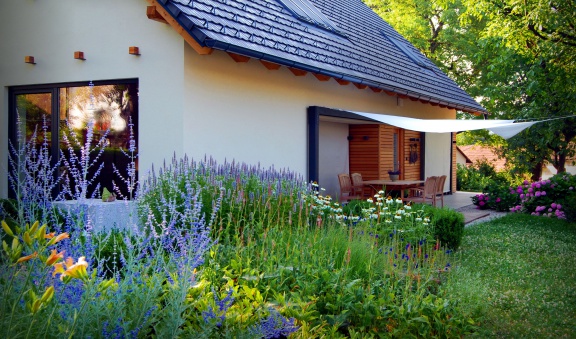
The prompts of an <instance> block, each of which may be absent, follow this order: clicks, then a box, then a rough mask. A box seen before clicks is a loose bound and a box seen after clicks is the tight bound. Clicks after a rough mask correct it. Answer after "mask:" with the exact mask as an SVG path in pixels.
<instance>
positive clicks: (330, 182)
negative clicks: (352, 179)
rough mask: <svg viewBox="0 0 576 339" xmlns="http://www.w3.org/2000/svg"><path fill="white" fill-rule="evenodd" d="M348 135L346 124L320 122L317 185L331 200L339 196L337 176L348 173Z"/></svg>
mask: <svg viewBox="0 0 576 339" xmlns="http://www.w3.org/2000/svg"><path fill="white" fill-rule="evenodd" d="M348 134H349V130H348V125H347V124H340V123H335V122H328V121H320V140H319V144H320V145H319V153H320V155H319V166H318V167H319V168H318V169H319V178H320V182H319V184H320V186H321V187H322V188H324V189H325V190H326V191H325V192H324V193H322V194H324V195H326V194H329V195H330V196H331V197H332V198H333V199H336V197H337V196H339V195H340V184H339V183H338V174H340V173H349V166H348V165H349V160H350V152H349V148H348V139H347V137H348Z"/></svg>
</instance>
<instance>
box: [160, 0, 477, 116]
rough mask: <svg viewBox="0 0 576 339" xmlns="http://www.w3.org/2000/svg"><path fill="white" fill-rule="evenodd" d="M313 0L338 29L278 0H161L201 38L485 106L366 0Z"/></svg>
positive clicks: (466, 105) (449, 102) (473, 107)
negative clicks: (417, 58) (420, 60)
mask: <svg viewBox="0 0 576 339" xmlns="http://www.w3.org/2000/svg"><path fill="white" fill-rule="evenodd" d="M309 1H310V2H311V3H313V4H314V5H315V6H316V8H317V9H319V10H320V11H321V12H322V13H323V14H324V15H325V16H326V17H327V18H328V19H329V20H330V21H331V22H332V23H334V24H335V25H336V26H337V30H336V32H334V31H331V30H328V29H324V28H321V27H318V26H315V25H313V24H310V23H307V22H305V21H303V20H301V19H299V18H297V17H295V16H294V15H292V14H291V12H289V11H288V10H287V9H286V8H284V7H283V5H282V4H281V3H280V2H279V1H276V0H250V1H247V0H193V1H190V0H158V2H159V3H160V4H161V5H162V6H163V7H164V8H165V9H166V10H167V11H168V13H170V15H172V16H173V17H174V19H176V21H178V23H179V24H180V25H181V26H182V27H183V28H184V29H186V30H187V32H188V33H189V34H190V35H191V36H192V37H194V39H195V40H196V41H197V42H198V43H199V44H200V45H201V46H207V47H211V48H214V49H219V50H224V51H227V52H232V53H236V54H241V55H245V56H249V57H252V58H256V59H261V60H265V61H269V62H274V63H277V64H280V65H284V66H289V67H294V68H299V69H302V70H306V71H309V72H313V73H318V74H323V75H328V76H331V77H334V78H335V79H342V80H347V81H351V82H354V83H359V84H365V85H368V86H371V87H374V88H380V89H383V90H387V91H391V92H395V93H397V94H401V95H408V96H409V97H411V98H413V99H418V100H421V101H422V102H427V101H430V102H431V103H434V104H440V105H446V106H448V107H452V108H457V109H460V110H464V111H470V112H485V110H484V108H483V107H481V106H480V105H479V104H478V103H476V102H475V101H474V100H473V99H472V98H471V97H470V96H469V95H468V94H467V93H466V92H465V91H463V90H462V89H461V88H460V87H458V85H457V84H456V83H455V82H454V81H452V80H451V79H450V78H448V76H446V75H445V74H444V73H442V72H441V71H440V70H439V69H438V68H437V67H436V66H435V65H434V64H433V63H432V62H431V61H430V60H428V59H424V63H425V64H426V66H427V67H421V66H419V65H417V64H416V63H415V62H414V61H412V60H411V59H410V58H409V57H408V56H406V54H405V53H403V52H401V51H400V50H399V49H398V47H396V46H395V45H394V44H393V43H392V42H391V41H390V40H389V39H388V38H386V36H385V35H387V36H389V37H392V38H395V39H399V40H400V41H402V42H404V43H406V44H408V48H409V49H411V50H412V51H413V52H414V53H417V54H418V55H421V54H420V52H419V51H417V50H416V49H415V48H414V47H413V46H412V45H410V44H409V43H408V42H407V41H406V40H405V39H404V38H403V37H402V36H401V35H400V34H398V33H397V32H396V31H395V30H394V29H393V28H392V27H391V26H390V25H389V24H388V23H386V22H385V21H384V20H382V19H381V18H380V17H379V16H378V15H377V14H376V13H374V12H373V11H372V10H371V9H370V8H368V7H367V6H366V5H364V3H362V1H361V0H309ZM422 57H423V56H422Z"/></svg>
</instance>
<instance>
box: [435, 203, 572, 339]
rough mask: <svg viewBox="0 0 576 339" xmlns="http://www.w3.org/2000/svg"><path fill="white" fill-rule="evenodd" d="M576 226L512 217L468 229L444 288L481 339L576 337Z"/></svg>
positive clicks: (559, 221)
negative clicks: (477, 322) (471, 319)
mask: <svg viewBox="0 0 576 339" xmlns="http://www.w3.org/2000/svg"><path fill="white" fill-rule="evenodd" d="M575 245H576V227H575V225H574V223H567V222H566V221H563V220H558V219H548V218H542V217H535V216H530V215H526V214H513V213H510V214H507V215H506V216H504V217H502V218H497V219H494V220H492V221H489V222H485V223H482V224H478V225H475V226H471V227H467V228H466V229H465V231H464V238H463V241H462V245H461V251H460V252H459V256H458V260H457V261H456V265H457V267H458V268H457V269H454V270H453V271H452V273H451V279H449V281H448V282H447V284H446V285H445V287H446V293H447V295H449V296H451V297H452V298H456V299H457V300H459V301H460V303H459V306H460V310H461V311H462V312H463V313H464V314H468V315H469V316H473V317H474V318H476V319H480V320H481V323H482V325H481V326H480V327H479V328H478V332H477V333H476V336H477V337H480V338H550V337H554V338H573V337H575V336H576V326H575V325H576V323H575V321H576V320H575V318H574V316H573V315H574V308H573V306H572V305H574V304H575V303H576V295H574V290H575V289H576V270H574V267H575V265H576V246H575Z"/></svg>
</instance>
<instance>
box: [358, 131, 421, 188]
mask: <svg viewBox="0 0 576 339" xmlns="http://www.w3.org/2000/svg"><path fill="white" fill-rule="evenodd" d="M394 133H397V134H398V147H399V150H400V154H399V157H400V159H398V160H396V161H400V171H401V174H400V178H401V179H406V180H419V179H420V164H421V162H420V155H421V149H420V142H419V141H410V138H413V139H419V138H420V133H419V132H414V131H405V130H402V129H400V128H396V127H393V126H390V125H350V127H349V136H350V137H351V139H350V141H349V144H348V145H349V155H350V164H349V166H350V173H355V172H357V173H361V174H362V177H363V179H364V180H374V179H387V178H388V171H389V170H391V169H393V168H394V162H395V160H394V159H393V157H394ZM410 143H412V144H415V143H416V144H418V145H417V151H418V161H417V162H416V163H414V164H410V161H409V160H410Z"/></svg>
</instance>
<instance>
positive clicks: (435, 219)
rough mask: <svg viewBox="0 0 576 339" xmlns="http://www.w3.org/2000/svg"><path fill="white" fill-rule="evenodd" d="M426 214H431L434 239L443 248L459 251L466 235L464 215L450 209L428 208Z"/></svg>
mask: <svg viewBox="0 0 576 339" xmlns="http://www.w3.org/2000/svg"><path fill="white" fill-rule="evenodd" d="M426 212H427V213H429V214H431V217H430V219H431V224H432V226H433V228H434V238H436V239H437V240H439V241H440V244H442V246H446V247H447V248H450V249H452V250H457V249H458V247H459V246H460V243H461V242H462V236H463V235H464V215H463V214H462V213H460V212H457V211H455V210H453V209H450V208H434V207H428V208H427V209H426Z"/></svg>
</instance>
